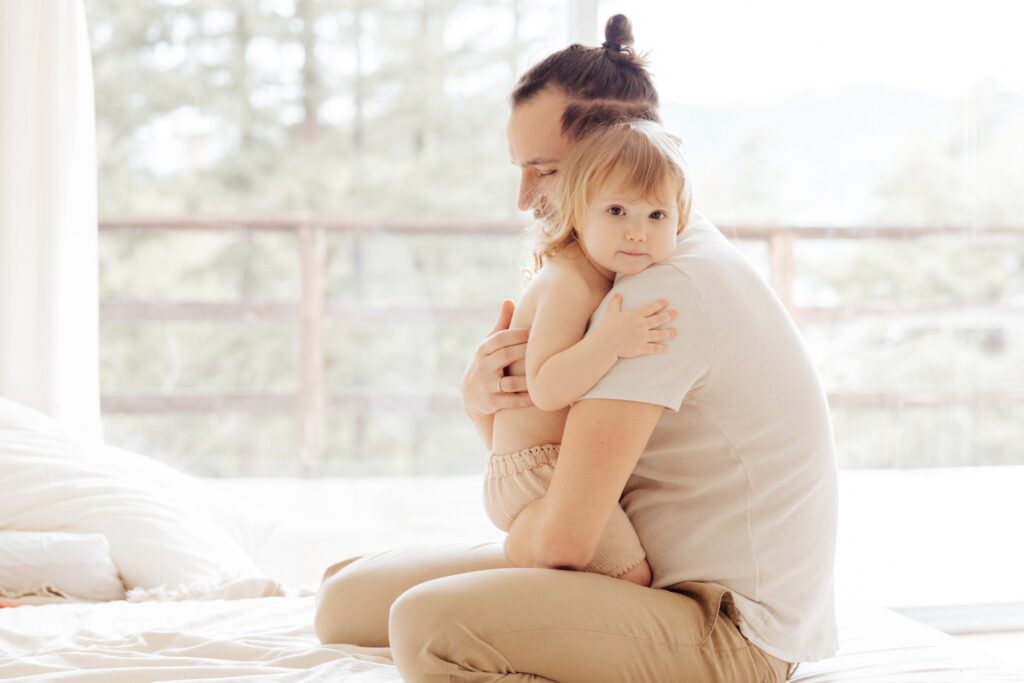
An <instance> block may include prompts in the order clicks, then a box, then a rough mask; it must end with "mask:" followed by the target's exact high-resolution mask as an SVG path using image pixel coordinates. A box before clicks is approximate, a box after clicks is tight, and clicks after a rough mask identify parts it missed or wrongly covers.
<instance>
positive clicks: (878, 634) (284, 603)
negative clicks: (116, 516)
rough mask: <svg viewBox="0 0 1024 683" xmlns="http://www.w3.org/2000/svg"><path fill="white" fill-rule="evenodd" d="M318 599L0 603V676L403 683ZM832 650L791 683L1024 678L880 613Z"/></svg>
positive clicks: (844, 615)
mask: <svg viewBox="0 0 1024 683" xmlns="http://www.w3.org/2000/svg"><path fill="white" fill-rule="evenodd" d="M312 610H313V597H312V596H309V595H305V596H296V597H266V598H253V599H241V600H185V601H173V602H127V601H124V600H119V601H113V602H105V603H93V604H84V603H79V604H59V605H56V604H51V605H42V606H26V607H18V608H15V609H2V610H0V679H4V680H40V681H44V680H60V681H67V682H69V683H86V682H89V683H92V682H96V683H100V682H112V683H117V682H119V681H125V682H131V683H136V682H139V683H142V682H145V681H177V680H188V681H196V680H233V681H238V680H243V681H244V680H252V681H257V680H258V681H326V680H331V681H351V682H353V683H370V682H373V683H399V682H400V681H401V680H402V678H401V676H400V675H399V674H398V671H397V670H396V669H395V667H394V666H393V665H392V663H391V659H390V653H389V650H388V649H387V648H363V647H356V646H352V645H330V646H325V645H321V644H320V643H319V642H318V641H317V639H316V637H315V635H314V634H313V628H312V623H311V616H312ZM840 637H841V643H842V645H841V649H840V653H839V655H838V656H837V657H834V658H832V659H829V660H825V661H821V662H815V663H809V664H804V665H802V666H801V667H800V668H799V669H798V670H797V673H796V675H795V676H794V678H793V679H791V680H793V681H795V682H797V683H840V682H844V681H883V682H890V683H933V682H934V683H953V682H963V683H987V682H988V681H1004V682H1006V681H1016V682H1018V683H1019V682H1021V681H1024V672H1021V671H1014V670H1013V669H1012V668H1010V667H1009V666H1008V665H1003V664H1000V663H998V662H996V661H994V660H991V659H989V658H988V657H986V656H985V655H982V654H980V653H978V652H975V651H974V650H972V649H970V648H969V647H966V646H964V645H962V644H961V643H959V642H957V641H956V640H955V639H954V638H953V637H951V636H948V635H945V634H943V633H940V632H938V631H935V630H933V629H931V628H928V627H926V626H922V625H920V624H917V623H915V622H913V621H911V620H910V619H907V618H906V617H903V616H900V615H898V614H895V613H893V612H889V611H886V610H882V609H865V608H849V609H844V610H842V611H841V616H840Z"/></svg>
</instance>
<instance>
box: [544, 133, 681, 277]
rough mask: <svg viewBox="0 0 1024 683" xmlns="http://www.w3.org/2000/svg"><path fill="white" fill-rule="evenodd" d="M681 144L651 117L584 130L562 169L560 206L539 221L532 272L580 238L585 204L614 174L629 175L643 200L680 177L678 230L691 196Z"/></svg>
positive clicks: (629, 187) (628, 181)
mask: <svg viewBox="0 0 1024 683" xmlns="http://www.w3.org/2000/svg"><path fill="white" fill-rule="evenodd" d="M681 142H682V141H681V140H680V139H679V138H678V137H677V136H675V135H672V134H671V133H669V132H668V131H666V130H665V129H664V128H662V127H661V126H660V125H659V124H657V123H655V122H653V121H636V120H633V121H624V122H619V123H614V124H612V125H607V126H600V127H597V128H596V129H592V130H591V131H590V132H587V133H586V134H584V135H583V137H582V138H581V139H580V140H579V142H577V143H576V145H575V146H574V147H573V149H572V151H571V152H570V153H569V156H568V158H567V159H566V160H565V162H564V163H563V164H562V167H561V168H560V169H559V173H558V175H559V182H558V189H557V190H556V196H557V197H558V208H557V210H556V211H555V212H554V213H553V214H552V215H551V216H549V217H548V218H547V219H546V220H543V219H542V220H541V221H539V223H538V226H537V230H536V236H535V240H534V246H533V268H534V271H535V272H536V271H538V270H540V269H541V267H542V266H543V265H544V259H545V258H552V257H554V256H555V254H557V253H558V252H559V251H561V250H562V249H564V248H565V247H566V246H568V245H569V244H572V243H573V242H576V241H578V240H579V238H580V230H581V229H582V225H583V221H584V218H585V217H586V214H587V207H588V206H589V205H590V202H591V201H592V200H593V198H594V194H595V193H596V192H597V190H598V189H599V188H600V187H602V186H603V185H604V184H605V183H606V182H607V181H608V179H609V178H610V177H611V176H612V174H613V173H614V172H619V173H621V174H622V175H623V176H624V177H625V179H626V184H627V187H626V189H627V190H634V191H636V192H637V194H638V195H639V196H641V197H643V198H645V199H651V198H654V197H655V195H656V194H657V192H658V190H659V189H660V188H661V186H662V184H663V183H664V181H665V179H666V178H674V179H676V181H677V188H678V189H677V191H676V196H675V197H674V199H675V201H676V206H677V208H678V213H679V225H678V227H677V228H676V234H679V233H680V232H681V231H682V230H683V228H684V227H685V226H686V223H687V221H688V220H689V218H690V202H691V195H692V191H691V188H690V182H689V179H688V178H687V175H686V164H685V162H684V160H683V155H682V150H681V149H680V145H681ZM658 199H661V200H666V199H669V198H667V197H659V198H658Z"/></svg>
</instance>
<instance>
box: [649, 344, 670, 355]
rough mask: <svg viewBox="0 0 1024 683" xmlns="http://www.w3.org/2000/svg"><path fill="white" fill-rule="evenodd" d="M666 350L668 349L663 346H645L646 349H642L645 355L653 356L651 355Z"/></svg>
mask: <svg viewBox="0 0 1024 683" xmlns="http://www.w3.org/2000/svg"><path fill="white" fill-rule="evenodd" d="M667 348H668V347H667V346H665V345H664V344H647V346H646V347H644V350H645V352H646V353H648V354H653V353H665V350H666V349H667Z"/></svg>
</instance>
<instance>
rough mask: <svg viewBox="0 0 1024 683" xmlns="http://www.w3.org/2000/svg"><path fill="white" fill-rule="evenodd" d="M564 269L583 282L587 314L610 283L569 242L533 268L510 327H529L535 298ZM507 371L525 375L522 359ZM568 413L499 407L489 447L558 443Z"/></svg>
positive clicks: (501, 449) (511, 449)
mask: <svg viewBox="0 0 1024 683" xmlns="http://www.w3.org/2000/svg"><path fill="white" fill-rule="evenodd" d="M567 272H570V273H572V274H573V275H576V276H578V278H579V280H580V281H581V282H584V283H585V284H586V285H587V288H588V291H589V292H590V293H591V297H590V299H591V301H590V303H591V305H590V308H589V311H588V316H589V315H590V314H592V313H593V312H594V310H596V309H597V306H598V304H600V303H601V301H602V300H603V299H604V297H605V295H607V294H608V291H609V290H610V289H611V286H612V283H611V282H610V281H609V280H608V279H607V278H606V277H604V276H603V275H601V273H599V272H597V271H596V270H595V269H594V267H593V266H592V265H590V263H589V261H587V259H586V257H585V256H584V255H583V253H582V252H581V251H580V247H579V245H578V244H570V245H569V246H567V247H566V248H565V249H563V250H562V251H561V252H559V253H558V255H556V256H554V257H553V258H551V259H549V260H548V261H547V262H546V263H545V264H544V267H543V268H542V269H541V270H540V271H538V272H537V274H536V276H535V277H534V278H533V280H532V281H531V282H530V285H529V286H528V287H527V288H526V291H525V292H524V293H523V296H522V298H521V299H520V300H519V303H518V304H517V305H516V310H515V314H514V315H513V316H512V324H511V325H510V327H532V326H533V318H534V315H535V314H536V312H537V302H538V301H539V300H540V299H541V298H542V297H543V296H544V295H545V294H547V293H549V292H550V289H551V287H552V285H553V284H554V283H555V281H556V277H555V276H556V275H561V276H563V277H564V276H565V275H566V274H567ZM507 374H510V375H525V374H526V361H525V360H517V361H516V362H514V363H513V364H512V365H510V366H509V367H508V370H507ZM568 413H569V408H568V406H566V407H565V408H561V409H559V410H550V411H549V410H541V409H540V408H537V407H536V406H530V407H529V408H510V409H506V410H499V411H498V412H497V413H496V414H495V415H494V437H493V438H494V440H493V443H492V446H491V450H492V451H493V452H495V453H512V452H515V451H521V450H523V449H524V448H529V447H531V446H535V445H537V444H542V443H561V442H562V432H564V431H565V420H566V416H567V415H568Z"/></svg>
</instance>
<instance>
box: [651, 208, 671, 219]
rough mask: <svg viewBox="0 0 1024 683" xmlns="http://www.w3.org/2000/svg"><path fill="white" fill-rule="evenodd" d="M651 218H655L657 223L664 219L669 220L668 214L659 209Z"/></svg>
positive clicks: (652, 213) (653, 212)
mask: <svg viewBox="0 0 1024 683" xmlns="http://www.w3.org/2000/svg"><path fill="white" fill-rule="evenodd" d="M651 218H653V219H654V220H656V221H660V220H661V219H663V218H668V214H667V213H665V212H664V211H661V210H660V209H659V210H658V211H652V212H651Z"/></svg>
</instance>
